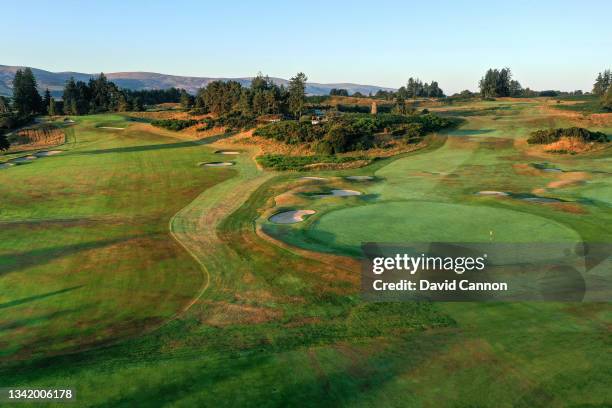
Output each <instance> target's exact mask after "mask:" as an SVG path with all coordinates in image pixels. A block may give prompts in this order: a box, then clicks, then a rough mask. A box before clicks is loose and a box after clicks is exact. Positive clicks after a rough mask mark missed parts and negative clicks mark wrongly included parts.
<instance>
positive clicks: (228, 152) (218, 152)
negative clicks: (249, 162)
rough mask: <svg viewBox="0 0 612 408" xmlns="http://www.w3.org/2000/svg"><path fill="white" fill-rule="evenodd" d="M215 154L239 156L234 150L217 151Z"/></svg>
mask: <svg viewBox="0 0 612 408" xmlns="http://www.w3.org/2000/svg"><path fill="white" fill-rule="evenodd" d="M215 154H240V152H237V151H235V150H217V151H216V152H215Z"/></svg>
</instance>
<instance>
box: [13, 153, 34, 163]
mask: <svg viewBox="0 0 612 408" xmlns="http://www.w3.org/2000/svg"><path fill="white" fill-rule="evenodd" d="M32 160H36V156H32V155H30V156H24V157H18V158H16V159H12V160H9V162H11V163H30V162H31V161H32Z"/></svg>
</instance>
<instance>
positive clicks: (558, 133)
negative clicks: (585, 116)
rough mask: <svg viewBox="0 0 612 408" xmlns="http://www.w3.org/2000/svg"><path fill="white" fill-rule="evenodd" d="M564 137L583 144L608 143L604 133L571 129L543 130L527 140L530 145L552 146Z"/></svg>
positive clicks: (533, 133)
mask: <svg viewBox="0 0 612 408" xmlns="http://www.w3.org/2000/svg"><path fill="white" fill-rule="evenodd" d="M562 137H568V138H576V139H580V140H582V141H583V142H597V143H605V142H607V141H608V136H607V135H606V134H605V133H602V132H591V131H590V130H588V129H584V128H579V127H571V128H558V129H543V130H536V131H535V132H532V133H531V136H530V137H529V138H528V139H527V143H529V144H550V143H554V142H556V141H558V140H559V139H561V138H562Z"/></svg>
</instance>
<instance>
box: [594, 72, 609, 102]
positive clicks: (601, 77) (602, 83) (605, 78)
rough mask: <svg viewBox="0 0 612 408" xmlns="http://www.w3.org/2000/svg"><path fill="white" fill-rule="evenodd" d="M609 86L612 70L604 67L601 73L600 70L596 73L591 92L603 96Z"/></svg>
mask: <svg viewBox="0 0 612 408" xmlns="http://www.w3.org/2000/svg"><path fill="white" fill-rule="evenodd" d="M610 86H612V72H611V71H610V70H609V69H606V70H605V71H604V72H603V73H602V72H600V73H598V74H597V78H596V79H595V83H594V84H593V93H594V94H595V95H598V96H603V95H604V94H605V93H606V91H607V90H608V88H609V87H610Z"/></svg>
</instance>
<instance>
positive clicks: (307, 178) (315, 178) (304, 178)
mask: <svg viewBox="0 0 612 408" xmlns="http://www.w3.org/2000/svg"><path fill="white" fill-rule="evenodd" d="M300 178H301V179H302V180H327V179H326V178H325V177H315V176H304V177H300Z"/></svg>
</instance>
